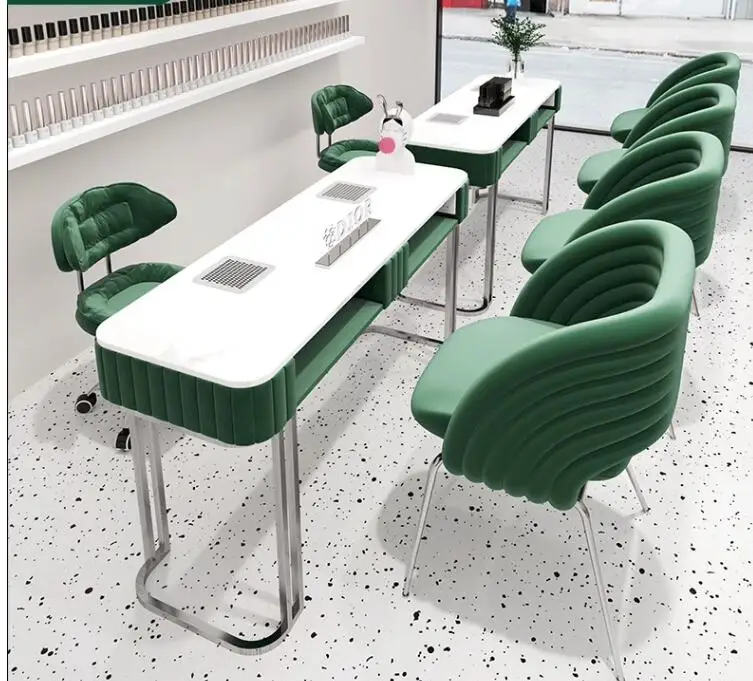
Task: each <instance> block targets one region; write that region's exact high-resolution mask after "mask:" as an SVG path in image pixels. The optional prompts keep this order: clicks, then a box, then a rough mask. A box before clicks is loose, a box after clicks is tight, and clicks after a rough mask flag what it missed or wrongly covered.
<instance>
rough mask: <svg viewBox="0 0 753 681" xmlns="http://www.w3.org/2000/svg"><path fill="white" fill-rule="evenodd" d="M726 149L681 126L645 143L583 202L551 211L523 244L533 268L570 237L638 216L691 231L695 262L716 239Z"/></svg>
mask: <svg viewBox="0 0 753 681" xmlns="http://www.w3.org/2000/svg"><path fill="white" fill-rule="evenodd" d="M724 158H725V157H724V150H723V148H722V145H721V143H720V142H719V140H718V139H717V138H716V137H713V136H712V135H710V134H709V133H704V132H680V133H675V134H673V135H668V136H666V137H661V138H659V139H656V140H653V141H651V142H648V143H646V144H641V145H640V146H638V147H637V148H636V149H634V150H632V151H630V152H629V153H627V154H625V155H624V156H623V157H622V158H621V159H620V160H619V161H618V162H617V163H616V164H615V165H614V166H613V167H612V168H610V169H609V170H608V171H607V172H606V174H605V175H604V176H603V177H602V178H601V179H600V180H599V182H597V183H596V185H595V186H594V188H593V189H592V190H591V193H590V194H589V195H588V197H587V198H586V201H585V203H584V204H583V208H582V209H579V210H570V211H565V212H563V213H559V214H554V215H550V216H547V217H546V218H544V219H543V220H542V221H541V222H539V224H538V225H536V227H535V228H534V229H533V231H532V232H531V234H530V236H529V237H528V240H527V241H526V243H525V245H524V246H523V251H522V254H521V259H522V261H523V266H524V267H525V268H526V269H527V270H528V271H529V272H534V271H536V269H537V268H538V267H540V266H541V265H542V263H544V262H545V261H546V260H547V259H548V258H550V257H552V256H553V255H554V254H555V253H557V252H558V251H559V250H561V249H562V248H563V247H564V246H565V245H566V244H567V243H570V242H572V241H574V240H575V239H578V238H579V237H581V236H583V235H584V234H588V233H590V232H592V231H594V230H596V229H600V228H602V227H604V226H608V225H612V224H615V223H617V222H623V221H626V220H634V219H652V220H663V221H666V222H670V223H672V224H674V225H676V226H678V227H680V228H681V229H682V230H683V231H685V232H686V233H687V234H688V236H690V238H691V240H692V242H693V248H694V252H695V259H696V265H701V264H702V263H703V262H704V261H705V260H706V258H707V257H708V255H709V253H710V252H711V246H712V243H713V239H714V230H715V227H716V214H717V208H718V204H719V194H720V191H721V182H722V177H723V174H724Z"/></svg>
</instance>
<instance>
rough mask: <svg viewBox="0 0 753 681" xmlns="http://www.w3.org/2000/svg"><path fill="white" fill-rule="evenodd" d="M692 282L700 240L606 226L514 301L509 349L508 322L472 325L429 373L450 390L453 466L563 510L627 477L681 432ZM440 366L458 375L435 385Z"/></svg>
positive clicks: (659, 227) (645, 227)
mask: <svg viewBox="0 0 753 681" xmlns="http://www.w3.org/2000/svg"><path fill="white" fill-rule="evenodd" d="M694 275H695V259H694V254H693V248H692V244H691V241H690V239H689V238H688V236H687V235H686V234H685V233H684V232H682V231H681V230H679V229H677V228H676V227H675V226H673V225H670V224H668V223H663V222H658V221H650V220H641V221H633V222H627V223H621V224H618V225H612V226H609V227H604V228H603V229H599V230H597V231H595V232H593V233H591V234H588V235H586V236H583V237H580V238H578V239H576V240H574V241H572V242H571V243H570V244H568V245H567V246H566V247H565V248H564V249H562V250H561V251H559V252H558V253H557V254H556V255H555V256H554V257H552V258H550V259H549V260H548V261H547V262H546V263H544V265H542V266H541V267H540V268H539V269H538V270H537V271H536V273H535V274H534V275H533V276H532V277H531V278H530V279H529V280H528V282H527V283H526V284H525V286H524V287H523V289H522V291H521V293H520V295H519V296H518V298H517V300H516V302H515V304H514V306H513V309H512V313H511V316H512V317H515V318H518V319H519V320H520V326H519V327H516V326H515V324H516V323H511V324H510V327H509V328H510V331H511V333H510V335H511V336H512V338H511V339H510V340H506V339H505V337H504V334H503V333H502V329H503V328H507V327H503V324H502V323H500V322H499V321H498V320H495V319H490V320H483V321H479V322H475V324H472V325H469V326H476V325H484V326H487V327H488V329H480V330H473V331H471V330H467V329H468V327H463V328H462V329H461V330H460V331H458V332H457V333H458V338H463V337H465V338H468V341H469V342H468V347H467V348H465V350H464V352H463V353H460V352H459V350H460V347H459V346H458V348H457V353H456V352H455V351H454V350H453V349H451V348H452V346H453V345H454V343H453V340H452V338H451V339H450V340H449V341H447V343H446V345H445V346H443V347H442V348H441V349H440V350H439V351H438V353H437V359H436V360H432V363H430V365H429V368H427V370H426V371H427V375H428V378H430V379H431V381H432V382H433V383H434V385H436V386H439V388H437V389H441V390H443V391H444V394H443V395H440V396H438V397H436V398H435V399H436V404H437V405H438V406H437V407H435V410H436V411H437V412H442V411H444V412H446V411H447V410H448V409H449V407H450V406H451V407H452V413H451V415H450V418H449V424H448V425H447V426H446V431H445V433H444V442H443V445H442V457H443V461H444V464H445V466H446V468H447V470H448V471H449V472H451V473H454V474H456V475H463V476H465V477H466V478H468V479H469V480H471V481H473V482H483V483H484V484H486V485H487V486H489V487H490V488H492V489H501V490H505V491H506V492H508V493H510V494H512V495H514V496H525V497H527V498H528V499H529V500H531V501H533V502H536V503H546V502H548V503H550V504H551V505H552V506H554V507H556V508H559V509H563V510H565V509H569V508H571V507H572V506H574V505H575V503H576V501H577V499H578V496H579V494H580V492H581V490H582V489H583V486H584V485H585V484H586V483H587V482H588V481H590V480H598V479H605V478H608V477H612V476H614V475H616V474H618V473H619V472H621V471H622V470H624V469H625V467H626V466H627V465H628V463H629V461H630V459H631V457H633V456H634V455H636V454H638V453H639V452H641V451H643V450H644V449H645V448H647V447H648V446H650V445H651V444H653V443H654V442H655V441H656V440H658V439H659V438H660V437H661V436H662V435H663V434H664V432H665V431H666V429H667V428H668V426H669V424H670V421H671V418H672V414H673V412H674V408H675V404H676V400H677V394H678V392H679V387H680V377H681V373H682V362H683V354H684V347H685V338H686V335H687V333H686V332H687V324H688V316H689V311H690V298H691V293H692V288H693V281H694ZM535 322H538V323H540V325H538V324H535ZM553 326H554V327H560V328H552V327H553ZM513 329H515V330H514V331H513ZM461 333H462V334H464V336H460V334H461ZM466 334H467V335H466ZM471 334H473V336H471ZM476 334H478V335H477V336H476ZM471 340H473V341H474V342H471ZM495 340H496V343H495ZM458 343H459V344H462V341H458ZM450 353H451V354H457V356H455V357H452V358H451V359H452V360H453V361H445V360H446V359H447V358H446V357H443V355H449V354H450ZM460 354H463V355H466V354H472V355H473V358H470V357H465V356H464V357H463V358H462V360H461V358H460V356H459V355H460ZM440 357H441V362H442V365H443V366H444V371H445V372H447V373H449V374H452V376H451V378H452V377H454V380H449V379H448V378H447V377H445V378H444V379H442V378H440V377H439V376H432V374H433V373H434V372H435V368H434V367H432V365H431V364H433V363H434V361H437V362H440ZM474 361H475V362H478V363H481V364H482V365H483V369H470V368H466V369H465V371H466V372H468V373H470V372H471V371H473V372H474V373H475V374H476V375H475V377H474V378H473V380H466V379H465V378H461V376H460V373H459V372H458V364H460V363H461V362H462V364H463V366H465V367H470V365H471V364H472V363H473V362H474ZM440 368H441V367H440ZM437 371H438V370H437ZM430 372H431V373H430ZM428 378H427V380H428ZM422 380H423V379H422ZM422 390H423V388H422ZM452 391H456V393H455V394H450V393H451V392H452ZM417 399H419V401H420V402H421V404H425V400H427V399H431V396H428V395H419V398H417ZM419 406H421V405H419ZM427 416H428V413H427V412H426V409H425V407H423V411H422V413H421V418H422V419H423V420H424V421H426V419H427ZM435 418H436V417H435V415H434V414H432V415H431V417H430V422H431V427H432V429H434V430H435V431H436V430H438V429H439V428H440V426H441V425H442V424H441V423H440V419H437V420H436V421H435V420H434V419H435ZM443 418H444V417H443Z"/></svg>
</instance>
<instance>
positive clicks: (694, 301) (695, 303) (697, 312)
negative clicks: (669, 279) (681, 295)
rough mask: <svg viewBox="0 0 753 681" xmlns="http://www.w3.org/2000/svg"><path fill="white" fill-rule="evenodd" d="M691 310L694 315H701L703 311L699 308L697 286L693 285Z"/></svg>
mask: <svg viewBox="0 0 753 681" xmlns="http://www.w3.org/2000/svg"><path fill="white" fill-rule="evenodd" d="M690 311H691V312H692V313H693V316H694V317H700V316H701V312H700V310H699V309H698V299H697V298H696V296H695V286H694V287H693V296H692V298H691V308H690Z"/></svg>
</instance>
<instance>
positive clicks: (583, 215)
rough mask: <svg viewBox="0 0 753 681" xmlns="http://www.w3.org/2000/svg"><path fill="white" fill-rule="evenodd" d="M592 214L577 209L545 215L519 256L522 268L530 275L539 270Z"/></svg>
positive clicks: (588, 211)
mask: <svg viewBox="0 0 753 681" xmlns="http://www.w3.org/2000/svg"><path fill="white" fill-rule="evenodd" d="M594 212H595V211H593V210H585V209H583V208H577V209H574V210H566V211H564V212H562V213H554V214H552V215H547V216H546V217H545V218H544V219H542V220H541V221H540V222H539V224H538V225H536V227H534V228H533V231H532V232H531V234H530V235H529V236H528V239H527V240H526V243H525V245H524V246H523V250H522V251H521V254H520V259H521V261H522V263H523V267H525V268H526V270H528V271H529V272H531V273H533V272H535V271H536V270H537V269H539V267H541V266H542V265H543V264H544V263H545V262H546V261H547V260H549V258H551V257H552V256H553V255H554V254H555V253H557V252H558V251H561V250H562V249H563V248H564V247H565V245H566V244H567V243H568V242H569V241H570V239H572V237H573V235H574V234H575V233H576V231H577V230H578V229H579V228H580V227H581V226H582V225H583V223H584V222H586V220H588V219H589V218H590V217H591V216H592V215H593V213H594Z"/></svg>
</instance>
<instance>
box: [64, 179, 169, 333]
mask: <svg viewBox="0 0 753 681" xmlns="http://www.w3.org/2000/svg"><path fill="white" fill-rule="evenodd" d="M176 215H177V209H176V207H175V204H174V203H173V202H172V201H170V200H169V199H167V198H166V197H164V196H162V195H161V194H158V193H157V192H154V191H152V190H151V189H148V188H147V187H144V186H143V185H140V184H136V183H132V182H121V183H118V184H111V185H108V186H105V187H93V188H92V189H88V190H86V191H84V192H82V193H81V194H78V195H77V196H74V197H73V198H72V199H70V200H69V201H66V202H65V203H64V204H63V205H62V206H61V207H60V208H58V210H57V211H56V212H55V215H54V216H53V219H52V228H51V232H52V251H53V254H54V256H55V262H56V263H57V266H58V268H59V269H60V270H62V271H63V272H71V271H74V270H75V271H77V272H82V273H83V272H86V271H87V270H88V269H89V268H90V267H92V265H94V264H96V263H97V262H99V261H100V260H102V259H103V258H105V257H107V256H109V255H111V254H112V253H114V252H116V251H118V250H120V249H122V248H125V247H126V246H129V245H131V244H134V243H136V242H137V241H139V240H140V239H142V238H144V237H146V236H149V235H150V234H152V233H154V232H156V231H157V230H158V229H160V228H162V227H164V226H165V225H167V224H168V223H170V222H172V220H174V219H175V217H176ZM179 270H180V267H178V266H177V265H171V264H168V263H139V264H135V265H129V266H126V267H123V268H121V269H119V270H116V271H114V272H112V273H109V274H107V275H105V276H104V277H103V278H102V279H100V280H98V281H96V282H94V283H93V284H91V285H89V286H88V287H86V288H84V289H83V290H82V291H81V292H80V293H79V296H78V300H77V304H76V320H77V321H78V323H79V326H80V327H81V328H82V329H83V330H84V331H85V332H86V333H88V334H91V335H94V334H95V333H96V331H97V327H98V326H99V325H100V324H101V323H102V322H103V321H104V320H105V319H107V318H108V317H110V316H112V315H113V314H115V313H116V312H117V311H118V310H120V309H122V308H123V307H125V306H126V305H128V304H129V303H131V302H133V301H134V300H136V299H137V298H139V297H140V296H142V295H144V294H145V293H147V292H149V291H150V290H151V289H153V288H154V287H155V286H158V285H159V284H161V283H162V282H164V281H166V280H167V279H169V278H170V277H171V276H172V275H173V274H175V273H176V272H178V271H179Z"/></svg>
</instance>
